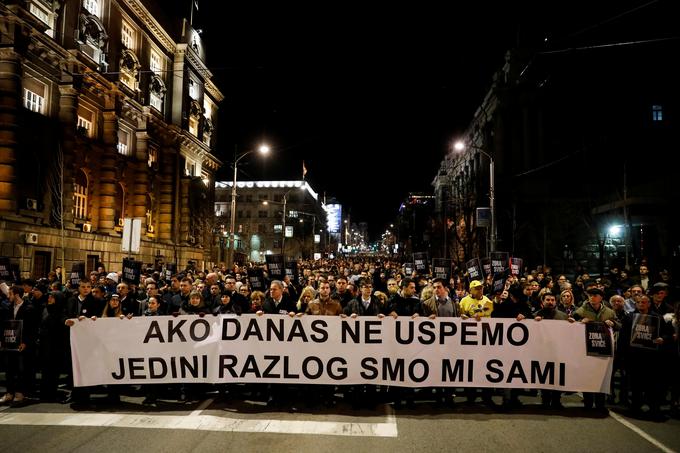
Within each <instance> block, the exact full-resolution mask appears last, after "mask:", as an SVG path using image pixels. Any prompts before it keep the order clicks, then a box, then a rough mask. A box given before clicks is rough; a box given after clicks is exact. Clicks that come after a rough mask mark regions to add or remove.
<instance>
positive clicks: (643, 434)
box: [609, 411, 677, 453]
mask: <svg viewBox="0 0 680 453" xmlns="http://www.w3.org/2000/svg"><path fill="white" fill-rule="evenodd" d="M609 415H610V416H611V417H612V418H613V419H614V420H616V421H617V422H619V423H621V424H622V425H623V426H625V427H626V428H628V429H630V430H631V431H633V432H634V433H635V434H637V435H638V436H640V437H642V438H643V439H645V440H646V441H648V442H650V443H651V444H652V445H654V446H655V447H656V448H658V449H659V450H661V451H663V452H665V453H677V452H676V451H675V450H673V449H671V448H668V447H667V446H665V445H664V444H662V443H661V442H659V441H658V440H656V439H654V438H653V437H652V436H650V435H649V434H647V433H646V432H644V431H643V430H641V429H640V428H638V427H637V426H635V425H634V424H633V423H631V422H629V421H628V420H626V419H625V418H623V417H621V416H620V415H619V414H617V413H616V412H614V411H609Z"/></svg>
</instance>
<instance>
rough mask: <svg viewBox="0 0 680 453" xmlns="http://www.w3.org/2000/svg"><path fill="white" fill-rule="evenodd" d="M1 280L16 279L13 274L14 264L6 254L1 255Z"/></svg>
mask: <svg viewBox="0 0 680 453" xmlns="http://www.w3.org/2000/svg"><path fill="white" fill-rule="evenodd" d="M0 280H4V281H13V280H14V277H13V275H12V265H11V264H10V261H9V258H7V257H6V256H0Z"/></svg>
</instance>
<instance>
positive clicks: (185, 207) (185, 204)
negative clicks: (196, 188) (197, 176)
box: [179, 176, 191, 243]
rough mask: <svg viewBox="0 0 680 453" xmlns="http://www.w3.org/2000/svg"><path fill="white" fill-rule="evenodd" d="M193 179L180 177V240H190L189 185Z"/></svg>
mask: <svg viewBox="0 0 680 453" xmlns="http://www.w3.org/2000/svg"><path fill="white" fill-rule="evenodd" d="M190 184H191V179H190V178H189V177H187V176H181V177H180V178H179V188H180V192H179V242H180V243H182V242H188V237H189V233H190V226H191V209H189V186H190Z"/></svg>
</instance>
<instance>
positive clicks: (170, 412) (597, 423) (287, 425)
mask: <svg viewBox="0 0 680 453" xmlns="http://www.w3.org/2000/svg"><path fill="white" fill-rule="evenodd" d="M142 399H143V398H142V397H141V396H134V395H133V396H123V397H122V401H121V403H119V404H116V405H108V404H104V403H103V402H99V401H97V400H95V402H96V404H95V405H94V406H92V407H90V408H88V409H87V410H81V411H74V410H72V409H71V408H70V407H69V406H68V405H61V404H43V403H34V404H27V405H25V406H23V407H20V408H14V407H7V406H4V407H0V439H1V441H0V450H1V451H4V452H31V451H41V452H62V451H69V452H70V451H81V452H112V451H128V452H133V451H143V452H169V451H172V452H184V451H201V452H203V451H277V452H278V451H291V452H306V451H309V452H314V453H319V452H329V451H343V452H345V451H347V452H352V453H356V452H364V451H366V452H368V451H370V452H379V451H389V452H396V451H424V452H433V451H474V452H483V451H493V452H496V453H498V452H501V453H505V452H511V451H512V452H517V451H531V452H532V453H537V452H551V451H559V452H560V453H565V452H570V451H579V452H582V451H598V452H609V451H611V452H623V451H625V452H646V451H650V452H653V451H665V452H673V451H678V452H680V420H678V419H673V418H671V419H669V420H667V421H665V422H661V423H660V422H652V421H645V420H638V419H632V418H628V417H627V416H625V411H624V410H623V409H621V410H620V411H619V410H613V411H610V414H609V415H597V414H593V413H590V412H586V411H584V410H583V409H582V407H581V406H582V405H581V403H580V397H579V396H578V395H568V396H565V397H563V403H564V404H565V406H566V408H565V409H564V410H563V411H559V412H557V411H549V410H544V409H542V408H541V407H540V405H539V404H538V399H537V398H535V397H529V396H523V397H522V401H523V402H524V403H525V404H524V406H523V407H521V408H518V409H515V410H512V411H511V412H498V411H495V410H492V409H489V408H487V407H485V406H482V405H474V406H468V405H465V404H464V403H463V401H464V399H463V398H461V397H459V398H457V399H456V405H455V406H454V407H453V408H437V407H434V405H433V403H432V402H429V401H416V405H415V408H413V409H402V410H396V411H395V410H394V409H393V407H392V406H391V405H389V404H379V405H377V406H376V407H375V409H373V410H368V409H363V410H352V408H351V407H350V406H349V405H347V404H345V403H343V402H342V401H340V402H339V403H338V405H337V406H336V407H334V408H331V409H327V408H309V407H307V406H306V405H305V404H304V403H297V402H296V403H294V404H292V405H287V406H286V409H277V410H273V409H270V408H268V407H266V405H265V404H264V403H263V402H260V401H250V400H248V399H242V398H239V399H232V400H230V399H226V398H224V397H221V396H220V395H218V394H216V393H215V394H212V395H210V394H209V395H208V399H205V400H201V401H194V402H191V403H178V402H174V401H161V402H160V403H159V404H158V407H155V408H150V407H146V406H142V404H141V401H142ZM494 399H495V401H497V402H500V397H498V396H496V397H494ZM298 406H300V407H298Z"/></svg>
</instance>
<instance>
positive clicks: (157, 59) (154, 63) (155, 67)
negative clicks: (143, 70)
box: [149, 50, 163, 77]
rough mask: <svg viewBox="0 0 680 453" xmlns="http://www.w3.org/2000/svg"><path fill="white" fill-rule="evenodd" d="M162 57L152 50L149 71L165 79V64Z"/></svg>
mask: <svg viewBox="0 0 680 453" xmlns="http://www.w3.org/2000/svg"><path fill="white" fill-rule="evenodd" d="M161 61H162V60H161V56H160V54H159V53H158V52H156V51H155V50H151V58H150V60H149V69H151V72H153V73H154V74H156V75H158V76H161V77H163V63H161Z"/></svg>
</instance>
